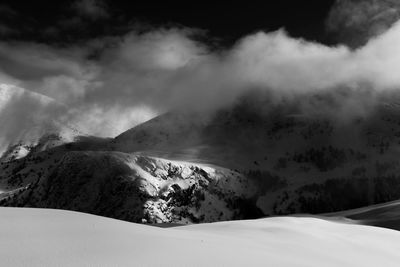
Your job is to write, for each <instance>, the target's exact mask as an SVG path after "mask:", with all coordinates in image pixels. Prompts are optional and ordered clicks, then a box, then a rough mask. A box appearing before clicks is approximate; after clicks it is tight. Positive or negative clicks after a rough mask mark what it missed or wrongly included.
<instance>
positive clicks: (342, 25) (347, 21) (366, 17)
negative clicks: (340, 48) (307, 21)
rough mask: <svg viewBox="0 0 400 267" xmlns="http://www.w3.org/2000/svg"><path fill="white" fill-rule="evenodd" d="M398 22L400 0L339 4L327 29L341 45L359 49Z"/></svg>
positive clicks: (341, 1)
mask: <svg viewBox="0 0 400 267" xmlns="http://www.w3.org/2000/svg"><path fill="white" fill-rule="evenodd" d="M399 18H400V1H398V0H337V1H336V3H335V5H334V7H333V8H332V10H331V12H330V14H329V17H328V19H327V22H326V25H327V29H328V31H330V32H331V33H334V34H335V35H336V38H337V40H338V41H340V42H343V43H346V44H348V45H350V46H351V47H359V46H362V45H364V44H365V43H366V42H367V41H368V40H369V39H370V38H372V37H375V36H378V35H380V34H382V33H384V32H385V31H386V30H387V29H389V28H390V27H391V26H392V25H393V24H394V23H395V22H396V21H398V20H399Z"/></svg>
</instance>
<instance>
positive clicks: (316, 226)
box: [0, 208, 400, 267]
mask: <svg viewBox="0 0 400 267" xmlns="http://www.w3.org/2000/svg"><path fill="white" fill-rule="evenodd" d="M0 217H1V218H2V219H1V220H0V235H1V236H2V238H1V239H0V248H1V249H0V257H1V259H2V264H3V265H5V266H15V267H19V266H27V265H29V266H132V265H135V266H266V265H268V266H277V267H281V266H282V267H283V266H284V267H286V266H293V267H297V266H299V267H300V266H308V267H313V266H351V267H357V266H360V267H368V266H388V267H390V266H398V263H399V261H400V256H399V253H398V251H399V249H400V233H399V232H398V231H393V230H389V229H383V228H377V227H370V226H362V225H355V224H351V223H343V222H332V221H326V220H321V219H316V218H294V217H276V218H268V219H262V220H248V221H234V222H219V223H212V224H200V225H190V226H180V227H172V228H159V227H153V226H148V225H141V224H134V223H128V222H124V221H119V220H113V219H109V218H104V217H99V216H93V215H89V214H83V213H77V212H70V211H60V210H50V209H15V208H0ZM155 255H156V257H155Z"/></svg>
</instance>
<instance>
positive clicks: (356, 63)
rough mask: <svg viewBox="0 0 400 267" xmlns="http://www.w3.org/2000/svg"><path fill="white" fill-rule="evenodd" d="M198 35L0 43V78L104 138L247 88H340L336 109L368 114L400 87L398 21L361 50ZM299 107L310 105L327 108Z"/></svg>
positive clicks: (278, 93) (182, 32) (295, 93)
mask: <svg viewBox="0 0 400 267" xmlns="http://www.w3.org/2000/svg"><path fill="white" fill-rule="evenodd" d="M339 2H340V1H339ZM198 34H200V33H199V32H198V31H196V30H193V29H187V28H170V29H153V30H151V31H146V32H138V31H132V32H130V33H128V34H126V35H125V36H122V37H104V38H100V39H95V40H91V41H89V42H86V43H84V44H83V45H79V46H68V47H50V46H48V45H43V44H35V43H22V42H13V43H10V42H0V62H1V64H0V80H1V82H4V83H14V84H16V85H18V86H20V87H24V88H27V89H28V90H32V91H35V92H38V93H41V94H44V95H46V96H49V97H51V98H53V99H55V100H56V101H59V102H61V103H64V104H66V105H68V106H69V107H70V112H69V113H68V114H63V116H64V117H65V116H67V117H69V120H70V121H71V122H73V123H75V124H77V125H78V127H80V128H83V129H84V130H85V131H87V132H88V133H90V134H95V135H101V136H114V135H117V134H119V133H120V132H122V131H124V130H126V129H128V128H130V127H132V126H134V125H136V124H138V123H140V122H142V121H144V120H147V119H149V118H151V117H152V116H155V115H157V114H159V113H162V112H165V111H168V110H171V109H181V110H187V109H194V108H195V109H202V110H215V109H218V108H221V107H226V106H228V105H230V104H232V103H233V102H234V101H236V100H237V99H238V98H239V97H241V96H242V95H244V94H246V93H248V92H249V91H251V90H261V91H264V92H268V96H269V97H270V98H271V99H272V100H273V101H277V102H279V101H282V99H294V100H295V99H300V98H301V97H303V96H309V95H313V94H325V93H327V94H336V93H335V92H342V93H338V94H336V95H339V96H341V97H333V99H336V100H335V101H337V102H338V105H339V106H338V105H332V106H333V109H340V110H345V111H346V112H349V111H351V112H358V113H361V112H362V113H365V112H367V111H366V110H368V109H369V108H370V107H371V106H372V104H371V103H373V101H374V100H375V99H376V95H378V94H380V93H386V92H394V91H396V90H397V88H400V87H399V86H400V75H398V69H400V46H399V44H400V23H394V24H393V25H392V26H391V27H390V29H389V30H386V31H384V32H383V33H381V34H380V35H378V36H375V37H373V38H371V39H369V40H368V41H367V42H366V43H365V45H363V46H362V47H359V48H357V49H351V48H349V47H347V46H344V45H341V46H335V47H330V46H326V45H323V44H319V43H314V42H310V41H306V40H303V39H296V38H292V37H290V35H289V34H288V33H286V32H285V30H283V29H282V30H279V31H276V32H269V33H266V32H258V33H255V34H252V35H249V36H245V37H243V38H242V39H241V40H240V41H238V42H237V43H236V44H235V45H234V46H232V47H231V48H228V49H215V48H210V47H209V46H208V45H207V44H206V43H203V42H200V41H197V40H198V38H196V35H198ZM203 37H204V36H203ZM202 39H204V38H202ZM343 92H346V93H343ZM336 95H335V96H336ZM305 103H308V104H305ZM302 105H303V106H304V107H303V110H304V111H307V112H309V111H310V110H314V112H319V109H320V108H321V107H322V105H314V104H310V101H303V104H302ZM350 106H352V107H355V106H357V107H356V108H352V109H347V108H345V107H350ZM331 111H332V110H331ZM331 113H335V112H334V111H333V112H331Z"/></svg>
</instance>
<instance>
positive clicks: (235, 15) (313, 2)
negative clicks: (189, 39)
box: [0, 0, 334, 44]
mask: <svg viewBox="0 0 400 267" xmlns="http://www.w3.org/2000/svg"><path fill="white" fill-rule="evenodd" d="M83 2H86V4H87V6H86V7H87V10H85V6H84V5H80V6H78V5H77V4H76V3H77V2H76V1H18V0H2V1H1V2H0V3H1V4H0V15H1V16H0V33H1V37H2V39H3V40H4V39H8V40H9V39H19V40H25V41H26V40H31V41H40V42H45V43H71V42H72V43H73V42H77V41H80V40H85V39H89V38H93V37H101V36H104V35H121V34H123V33H124V32H128V31H129V30H131V29H132V27H144V28H145V27H146V26H151V27H154V26H156V27H157V26H163V27H165V26H166V25H170V26H177V25H182V26H186V27H191V28H200V29H204V30H206V31H207V33H208V36H212V37H214V38H217V39H219V40H220V41H221V42H223V43H227V44H230V43H233V42H234V41H236V40H237V39H239V38H240V37H242V36H243V35H246V34H249V33H253V32H255V31H258V30H264V31H271V30H276V29H278V28H281V27H284V28H286V29H287V30H288V32H289V33H290V34H291V35H292V36H294V37H304V38H306V39H309V40H317V41H320V42H324V41H326V38H325V34H324V22H325V19H326V17H327V14H328V12H329V10H330V8H331V7H332V5H333V2H334V1H333V0H307V1H297V0H292V1H288V0H286V1H282V0H279V1H278V0H276V1H262V2H261V1H260V2H258V3H257V2H254V1H253V2H244V1H240V2H237V3H234V1H231V2H230V3H222V1H218V2H217V1H214V3H211V2H206V1H197V2H194V1H186V2H185V3H178V2H175V3H174V2H171V1H158V2H157V1H115V0H113V1H111V0H104V1H98V0H87V1H83ZM90 6H92V7H96V8H97V9H93V10H90ZM92 11H93V12H92ZM96 12H97V13H96ZM1 29H3V30H1Z"/></svg>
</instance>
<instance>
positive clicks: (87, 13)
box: [72, 0, 110, 19]
mask: <svg viewBox="0 0 400 267" xmlns="http://www.w3.org/2000/svg"><path fill="white" fill-rule="evenodd" d="M72 8H73V9H74V10H75V11H77V13H78V14H79V15H81V16H83V17H86V18H90V19H104V18H108V17H109V16H110V14H109V13H108V11H107V8H106V4H105V3H104V2H103V1H101V0H77V1H76V2H74V3H73V5H72Z"/></svg>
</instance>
